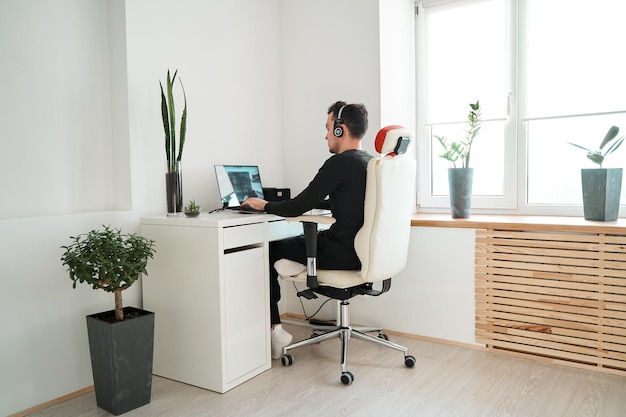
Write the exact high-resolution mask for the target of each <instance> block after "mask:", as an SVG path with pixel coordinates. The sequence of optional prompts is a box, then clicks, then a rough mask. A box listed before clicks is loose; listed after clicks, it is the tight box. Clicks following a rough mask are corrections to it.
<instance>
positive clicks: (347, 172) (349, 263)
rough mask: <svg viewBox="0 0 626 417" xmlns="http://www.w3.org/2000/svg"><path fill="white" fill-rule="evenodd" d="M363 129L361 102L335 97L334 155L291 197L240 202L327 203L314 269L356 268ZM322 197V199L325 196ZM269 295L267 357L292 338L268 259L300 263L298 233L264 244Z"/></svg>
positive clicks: (277, 205)
mask: <svg viewBox="0 0 626 417" xmlns="http://www.w3.org/2000/svg"><path fill="white" fill-rule="evenodd" d="M367 127H368V114H367V109H366V108H365V106H364V105H363V104H346V103H345V102H343V101H337V102H336V103H334V104H332V105H331V106H330V107H329V108H328V117H327V119H326V141H327V144H328V150H329V151H330V153H332V154H334V155H333V156H331V157H330V158H328V159H327V160H326V162H324V164H323V165H322V167H321V168H320V169H319V171H318V172H317V174H316V175H315V177H314V178H313V180H312V181H311V182H310V183H309V185H308V186H307V187H306V188H305V189H304V190H303V191H302V192H301V193H300V194H298V195H297V196H296V197H295V198H292V199H290V200H285V201H278V202H267V201H265V200H263V199H260V198H249V199H247V200H245V201H244V202H243V203H242V205H243V206H250V207H252V208H255V209H257V210H264V211H266V212H267V213H271V214H276V215H279V216H284V217H293V216H299V215H301V214H303V213H304V212H306V211H309V210H311V209H313V208H316V207H320V206H321V205H322V203H323V202H324V203H328V202H329V203H330V210H331V212H332V215H333V217H334V218H335V219H336V222H335V223H334V224H333V225H332V226H331V227H330V228H329V229H328V230H323V231H320V232H319V233H318V238H317V267H318V268H320V269H347V270H357V269H360V268H361V262H360V261H359V258H358V256H357V254H356V252H355V250H354V237H355V235H356V233H357V232H358V230H359V229H360V228H361V226H362V225H363V204H364V200H365V182H366V174H367V162H368V161H369V160H370V159H371V158H372V156H371V155H370V154H368V153H367V152H365V151H363V150H362V149H361V139H363V136H364V135H365V132H366V131H367ZM327 196H328V197H329V199H328V201H327V202H326V201H324V199H325V198H326V197H327ZM269 252H270V298H271V305H270V310H271V321H272V358H273V359H279V358H280V357H281V356H282V351H283V348H284V347H285V346H287V345H288V344H289V343H291V340H292V336H291V334H289V333H288V332H287V331H286V330H285V329H283V327H282V325H281V321H280V315H279V312H278V301H279V300H280V285H279V283H278V272H276V269H275V268H274V263H275V262H276V261H277V260H279V259H289V260H292V261H295V262H299V263H301V264H306V251H305V241H304V237H303V236H297V237H293V238H289V239H284V240H280V241H275V242H272V243H270V251H269Z"/></svg>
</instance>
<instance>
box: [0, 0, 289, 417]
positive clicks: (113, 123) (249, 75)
mask: <svg viewBox="0 0 626 417" xmlns="http://www.w3.org/2000/svg"><path fill="white" fill-rule="evenodd" d="M279 34H280V32H279V9H278V3H277V1H276V0H263V1H259V0H237V1H233V0H222V1H211V2H206V1H195V0H179V1H177V2H170V1H152V0H145V1H141V0H133V1H129V2H126V1H124V0H53V1H51V0H0V59H1V62H2V65H0V77H1V78H2V79H3V84H2V85H3V88H2V100H0V126H2V129H3V133H2V135H0V143H1V145H2V150H3V151H2V155H3V159H4V163H2V164H0V194H1V195H2V196H3V197H2V200H1V201H2V203H3V204H1V205H0V265H1V267H2V268H1V272H0V281H1V282H2V284H3V291H4V293H3V294H4V297H3V301H2V303H0V317H1V318H2V324H3V332H2V336H1V341H2V343H0V415H8V414H11V413H14V412H17V411H20V410H24V409H27V408H29V407H32V406H35V405H37V404H41V403H44V402H46V401H50V400H53V399H55V398H58V397H60V396H63V395H66V394H68V393H71V392H74V391H76V390H79V389H82V388H85V387H87V386H90V385H92V384H93V380H92V376H91V366H90V362H89V352H88V345H87V336H86V326H85V315H87V314H91V313H95V312H99V311H103V310H109V309H112V308H113V296H112V295H111V294H108V293H105V292H98V291H93V290H92V289H91V288H89V287H88V286H84V287H82V288H81V287H79V288H77V289H76V290H74V289H72V282H71V281H70V279H69V278H68V274H67V272H66V271H65V268H64V267H63V266H62V265H61V262H60V257H61V255H62V249H61V248H60V246H61V245H64V244H68V243H70V240H69V237H70V236H72V235H76V234H78V233H82V232H86V231H89V230H91V229H94V228H98V227H100V226H101V225H102V224H111V225H113V226H114V227H122V229H123V230H124V231H128V232H135V231H137V230H138V224H139V218H140V217H141V216H143V215H153V214H160V213H164V212H165V210H166V207H165V198H164V188H165V186H164V174H165V155H164V140H163V132H162V124H161V120H160V91H159V85H158V82H159V80H163V79H164V78H165V73H166V71H167V69H168V68H172V69H174V68H179V74H180V75H181V77H182V79H183V82H184V83H185V88H186V90H187V98H188V103H189V116H188V117H189V122H188V142H187V145H186V147H185V155H184V157H183V182H184V198H185V199H191V198H195V199H196V200H197V201H198V202H199V203H200V204H201V205H202V206H203V207H204V208H205V209H209V208H211V207H217V205H218V198H217V191H216V190H215V180H214V173H213V164H215V163H224V162H234V163H237V162H241V163H258V164H259V165H261V167H262V170H263V171H262V172H263V175H264V180H266V179H267V182H268V183H280V182H282V175H283V171H282V166H281V159H282V147H281V120H282V116H281V97H280V93H279V91H280V64H279V59H278V58H279ZM147 279H149V277H148V278H147ZM124 303H125V305H134V306H139V307H141V285H140V284H139V285H135V286H133V287H132V288H131V289H130V290H128V291H125V293H124Z"/></svg>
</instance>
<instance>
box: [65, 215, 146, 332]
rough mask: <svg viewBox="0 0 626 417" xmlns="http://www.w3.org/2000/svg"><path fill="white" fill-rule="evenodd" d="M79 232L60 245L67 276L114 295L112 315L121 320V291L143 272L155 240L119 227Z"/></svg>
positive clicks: (105, 227) (122, 318) (122, 313)
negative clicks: (65, 243) (63, 251)
mask: <svg viewBox="0 0 626 417" xmlns="http://www.w3.org/2000/svg"><path fill="white" fill-rule="evenodd" d="M103 227H104V230H92V231H90V232H88V233H85V234H80V235H78V236H70V239H72V240H73V243H72V244H70V245H68V246H61V248H63V249H65V253H64V254H63V256H62V257H61V260H62V261H63V265H67V267H68V271H69V273H70V278H71V279H72V281H74V284H73V287H74V288H76V284H77V283H79V282H80V283H83V282H85V283H87V284H90V285H91V286H92V288H93V289H102V290H104V291H107V292H112V293H114V295H115V319H116V320H117V321H121V320H124V311H123V304H122V291H123V290H126V289H128V288H130V286H131V285H133V284H134V283H135V281H136V280H137V279H138V278H139V274H140V273H142V274H146V275H147V271H146V266H147V264H148V258H152V256H153V255H154V253H155V249H154V241H153V240H151V239H148V238H146V237H143V236H140V235H138V234H135V233H132V234H122V231H121V229H112V228H111V227H109V226H103Z"/></svg>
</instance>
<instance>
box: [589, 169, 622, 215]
mask: <svg viewBox="0 0 626 417" xmlns="http://www.w3.org/2000/svg"><path fill="white" fill-rule="evenodd" d="M581 177H582V188H583V210H584V213H585V220H596V221H602V222H610V221H614V220H617V216H618V215H619V202H620V195H621V193H622V168H595V169H583V170H581Z"/></svg>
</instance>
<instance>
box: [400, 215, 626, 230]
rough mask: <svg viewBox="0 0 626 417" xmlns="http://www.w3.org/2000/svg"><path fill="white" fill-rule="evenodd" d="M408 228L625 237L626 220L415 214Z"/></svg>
mask: <svg viewBox="0 0 626 417" xmlns="http://www.w3.org/2000/svg"><path fill="white" fill-rule="evenodd" d="M411 226H415V227H420V226H421V227H452V228H465V229H504V230H541V231H552V232H584V233H604V234H616V235H624V234H626V219H617V220H616V221H614V222H596V221H589V220H585V219H584V218H583V217H557V216H512V215H508V216H507V215H491V214H475V215H474V214H473V215H472V216H471V217H470V218H468V219H453V218H452V217H451V216H450V214H432V213H415V214H413V216H412V217H411Z"/></svg>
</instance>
